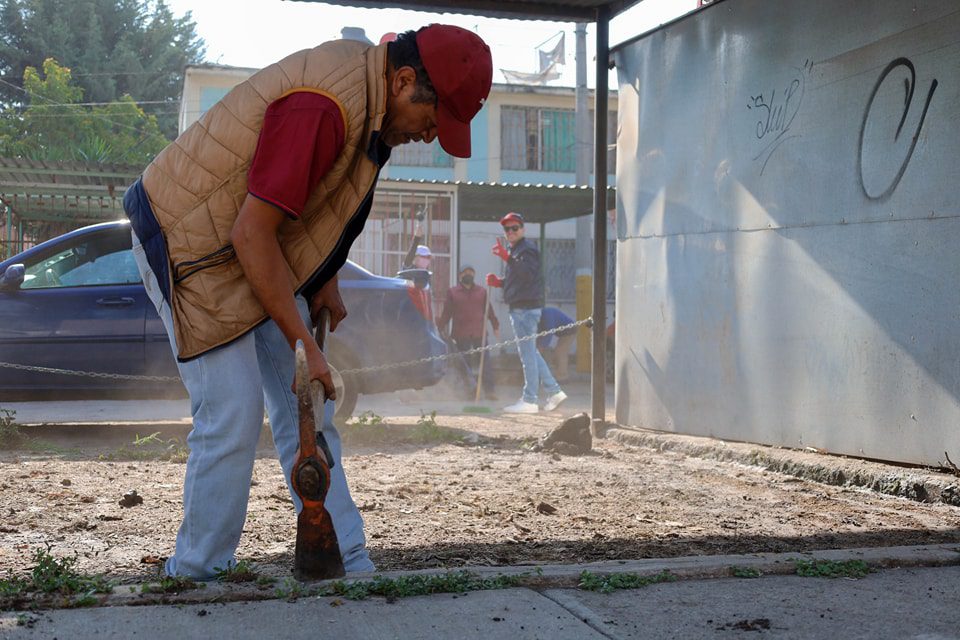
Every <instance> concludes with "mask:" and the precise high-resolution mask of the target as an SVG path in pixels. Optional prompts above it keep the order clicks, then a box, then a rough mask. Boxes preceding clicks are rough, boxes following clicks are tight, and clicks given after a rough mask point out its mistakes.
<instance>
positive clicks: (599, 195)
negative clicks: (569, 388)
mask: <svg viewBox="0 0 960 640" xmlns="http://www.w3.org/2000/svg"><path fill="white" fill-rule="evenodd" d="M609 58H610V9H609V8H608V7H606V6H602V7H600V8H598V9H597V61H596V63H597V73H596V76H597V80H596V81H597V90H596V98H595V101H594V105H593V114H594V138H593V152H594V159H593V168H594V170H593V241H594V245H593V366H592V372H591V383H592V384H591V398H590V399H591V409H592V410H591V417H592V420H591V423H590V431H591V432H592V433H593V435H594V436H595V437H602V436H603V435H604V431H605V428H604V427H605V419H606V381H607V376H606V333H607V332H606V329H607V91H608V87H607V84H608V81H607V78H608V75H609V71H610V70H609V66H608V60H609Z"/></svg>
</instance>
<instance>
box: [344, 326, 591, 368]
mask: <svg viewBox="0 0 960 640" xmlns="http://www.w3.org/2000/svg"><path fill="white" fill-rule="evenodd" d="M592 321H593V317H592V316H591V317H588V318H584V319H582V320H576V321H574V322H571V323H570V324H565V325H561V326H559V327H554V328H553V329H547V330H546V331H541V332H540V333H534V334H531V335H529V336H523V337H522V338H514V339H512V340H504V341H503V342H498V343H496V344H488V345H487V346H485V347H475V348H473V349H467V350H466V351H453V352H450V353H445V354H443V355H441V356H432V357H430V358H420V359H418V360H407V361H406V362H392V363H390V364H380V365H376V366H373V367H363V368H360V369H345V370H343V371H341V372H340V375H350V374H356V373H368V372H371V371H386V370H388V369H399V368H400V367H410V366H413V365H415V364H425V363H427V362H436V361H438V360H447V359H448V358H456V357H463V356H468V355H471V354H474V353H480V352H482V351H493V350H494V349H499V348H500V347H506V346H509V345H511V344H520V343H521V342H526V341H527V340H536V339H537V338H542V337H543V336H549V335H551V334H554V333H559V332H561V331H566V330H567V329H572V328H574V327H579V326H580V325H584V324H587V323H588V322H592Z"/></svg>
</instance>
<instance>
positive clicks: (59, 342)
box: [0, 222, 447, 418]
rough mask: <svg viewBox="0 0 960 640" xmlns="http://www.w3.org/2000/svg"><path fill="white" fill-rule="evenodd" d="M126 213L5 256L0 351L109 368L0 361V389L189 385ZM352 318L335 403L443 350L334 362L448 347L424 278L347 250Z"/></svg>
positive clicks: (435, 370)
mask: <svg viewBox="0 0 960 640" xmlns="http://www.w3.org/2000/svg"><path fill="white" fill-rule="evenodd" d="M130 246H131V243H130V227H129V224H128V223H126V222H105V223H102V224H96V225H93V226H89V227H84V228H83V229H77V230H76V231H72V232H70V233H67V234H64V235H62V236H59V237H57V238H54V239H52V240H48V241H47V242H44V243H43V244H39V245H37V246H35V247H32V248H30V249H28V250H26V251H24V252H23V253H20V254H18V255H15V256H13V257H12V258H9V259H7V260H4V261H3V262H0V363H12V364H19V365H29V366H35V367H47V368H54V369H66V370H71V371H92V372H97V373H99V374H104V376H106V377H92V376H86V375H85V376H78V375H68V374H60V373H50V372H43V371H29V370H21V369H14V368H9V367H5V366H3V364H0V398H2V399H6V400H11V399H27V398H31V397H42V396H47V397H49V396H51V395H56V396H59V397H94V396H100V397H102V396H103V395H109V394H123V395H125V396H136V397H162V396H169V395H180V396H182V395H184V394H185V393H186V392H185V391H184V389H183V386H182V384H181V383H180V381H179V378H177V379H176V380H174V381H142V380H129V379H125V378H123V377H118V376H124V375H149V376H170V377H176V376H177V368H176V363H175V361H174V358H173V354H172V352H171V349H170V345H169V342H168V338H167V334H166V332H165V331H164V328H163V324H162V323H161V321H160V318H159V316H158V315H157V313H156V310H155V309H154V307H153V305H152V304H151V302H150V300H149V299H148V298H147V294H146V291H145V290H144V288H143V284H142V283H141V281H140V274H139V273H138V271H137V265H136V263H135V261H134V258H133V253H132V252H131V250H130ZM340 291H341V294H342V296H343V300H344V304H345V305H346V307H347V312H348V314H349V315H348V316H347V319H346V320H345V321H344V322H343V323H342V324H341V325H340V326H339V327H337V331H336V333H334V334H331V335H330V337H329V339H328V346H327V351H328V358H329V361H330V364H331V366H332V367H333V368H334V369H335V375H334V378H335V380H336V381H337V383H338V387H340V392H339V393H338V396H339V398H338V402H337V415H338V416H340V417H341V418H342V417H344V416H349V415H350V414H351V413H352V412H353V409H354V407H355V406H356V403H357V396H358V395H359V394H363V393H378V392H383V391H395V390H399V389H418V388H422V387H427V386H430V385H433V384H435V383H436V382H437V381H439V379H440V378H441V377H442V376H443V374H444V372H445V366H446V365H445V361H443V360H439V361H433V362H429V363H423V364H419V365H414V366H406V367H403V368H397V369H391V370H385V371H372V372H366V373H362V374H351V375H341V374H340V373H339V372H340V371H344V370H348V369H358V368H363V367H368V366H373V365H379V364H387V363H392V362H405V361H408V360H415V359H419V358H423V357H428V356H437V355H442V354H445V353H446V352H447V347H446V345H445V344H444V342H443V340H442V339H441V338H440V336H439V334H438V332H437V329H436V326H435V324H434V323H433V321H432V319H430V318H429V317H428V316H427V315H425V314H424V313H423V311H422V309H424V308H426V309H428V310H429V305H428V304H427V305H424V304H423V300H421V298H422V297H423V295H424V292H423V291H422V290H419V289H416V288H415V287H413V286H410V284H409V283H408V282H407V281H404V280H401V279H398V278H385V277H380V276H376V275H373V274H372V273H370V272H368V271H366V270H365V269H363V268H361V267H360V266H358V265H356V264H354V263H352V262H347V263H346V265H344V267H343V268H342V269H341V270H340Z"/></svg>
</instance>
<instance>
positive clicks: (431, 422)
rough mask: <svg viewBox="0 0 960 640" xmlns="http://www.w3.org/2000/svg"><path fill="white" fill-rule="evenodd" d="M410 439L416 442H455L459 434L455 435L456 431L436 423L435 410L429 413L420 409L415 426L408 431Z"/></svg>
mask: <svg viewBox="0 0 960 640" xmlns="http://www.w3.org/2000/svg"><path fill="white" fill-rule="evenodd" d="M410 440H411V441H412V442H416V443H417V444H429V443H431V442H457V441H459V440H460V436H459V435H457V432H456V431H454V430H452V429H448V428H446V427H441V426H440V425H439V424H437V412H436V411H435V410H434V411H431V412H430V415H427V414H425V413H423V412H422V411H421V412H420V419H419V420H417V426H415V427H414V428H413V430H412V431H411V432H410Z"/></svg>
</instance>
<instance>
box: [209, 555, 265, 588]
mask: <svg viewBox="0 0 960 640" xmlns="http://www.w3.org/2000/svg"><path fill="white" fill-rule="evenodd" d="M216 572H217V574H216V575H217V581H219V582H253V581H255V580H256V581H257V582H258V584H259V579H258V577H257V573H256V571H254V570H253V568H252V567H251V566H250V563H248V562H247V561H246V560H240V561H239V562H236V563H232V564H230V565H229V566H228V567H227V568H226V569H220V568H219V567H218V568H217V569H216Z"/></svg>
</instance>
